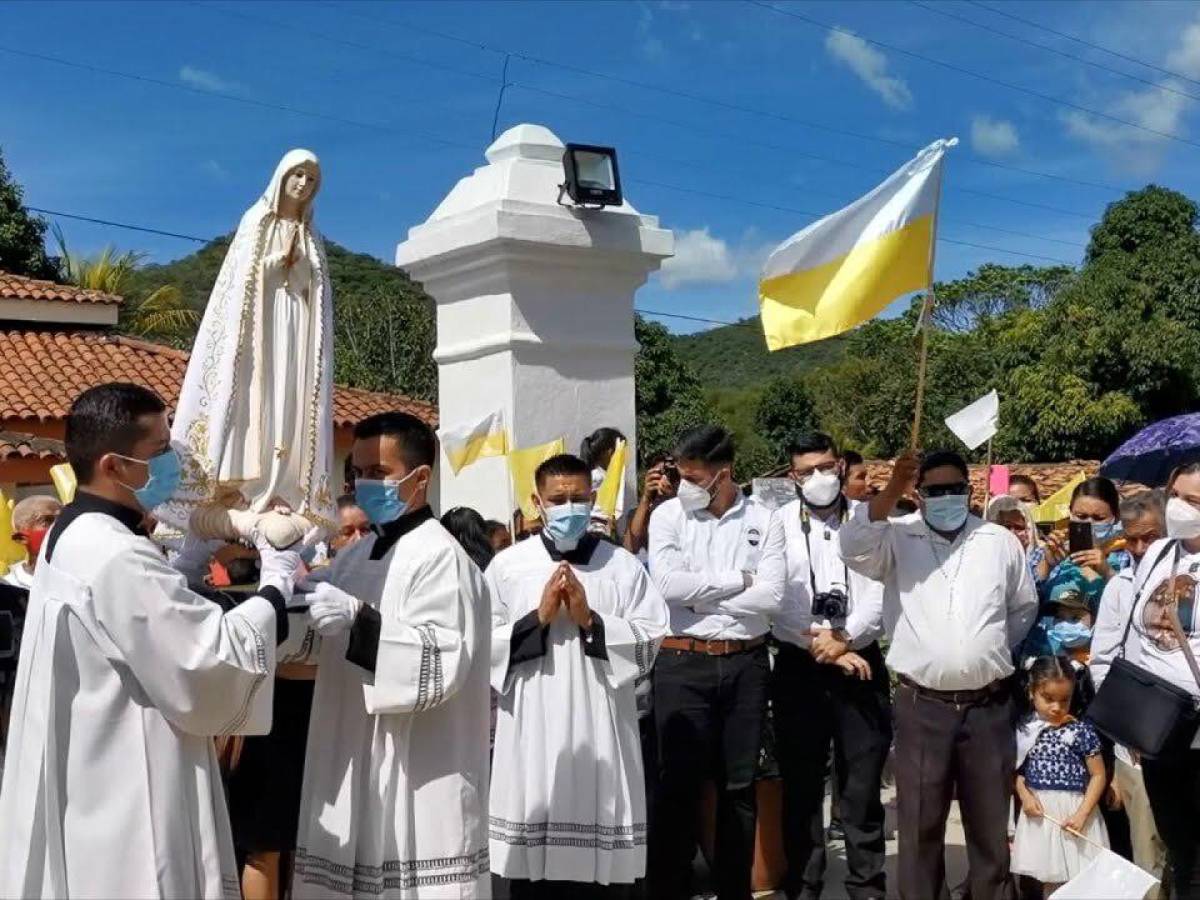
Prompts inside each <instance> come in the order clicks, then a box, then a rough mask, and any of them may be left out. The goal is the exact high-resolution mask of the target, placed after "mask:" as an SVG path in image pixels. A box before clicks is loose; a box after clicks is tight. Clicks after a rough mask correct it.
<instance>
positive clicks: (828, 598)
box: [812, 587, 850, 619]
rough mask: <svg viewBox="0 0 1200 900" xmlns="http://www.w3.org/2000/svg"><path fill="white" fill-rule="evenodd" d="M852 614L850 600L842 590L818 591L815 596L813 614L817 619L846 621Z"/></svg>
mask: <svg viewBox="0 0 1200 900" xmlns="http://www.w3.org/2000/svg"><path fill="white" fill-rule="evenodd" d="M849 612H850V598H849V597H847V596H846V592H845V591H843V590H842V589H841V588H837V587H835V588H833V589H832V590H828V591H818V592H817V593H816V594H814V595H813V600H812V614H813V617H814V618H817V619H845V618H846V615H847V614H848V613H849Z"/></svg>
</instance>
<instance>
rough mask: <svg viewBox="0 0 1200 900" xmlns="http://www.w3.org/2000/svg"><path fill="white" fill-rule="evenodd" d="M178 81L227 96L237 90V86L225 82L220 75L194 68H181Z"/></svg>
mask: <svg viewBox="0 0 1200 900" xmlns="http://www.w3.org/2000/svg"><path fill="white" fill-rule="evenodd" d="M179 80H180V81H182V82H183V83H184V84H189V85H191V86H192V87H195V88H200V89H201V90H204V91H220V92H222V93H226V94H228V93H230V92H232V91H237V90H238V89H239V85H237V84H236V83H234V82H232V81H226V80H225V79H224V78H222V77H221V76H220V75H216V74H214V73H212V72H206V71H205V70H204V69H197V68H196V67H195V66H181V67H180V69H179Z"/></svg>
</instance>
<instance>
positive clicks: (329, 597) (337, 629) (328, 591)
mask: <svg viewBox="0 0 1200 900" xmlns="http://www.w3.org/2000/svg"><path fill="white" fill-rule="evenodd" d="M360 609H362V601H361V600H359V599H358V598H357V597H352V596H351V595H350V594H347V593H346V592H345V591H343V590H342V589H341V588H336V587H334V586H333V585H332V584H330V583H329V582H327V581H322V582H320V583H318V584H317V585H316V586H315V587H314V588H313V591H312V593H311V594H309V595H308V620H309V621H310V622H311V623H312V627H313V628H315V629H316V630H317V633H318V634H319V635H321V637H329V636H330V635H334V634H341V633H342V632H343V631H345V630H346V629H347V628H349V627H350V626H351V624H353V622H354V618H355V616H357V615H358V611H359V610H360Z"/></svg>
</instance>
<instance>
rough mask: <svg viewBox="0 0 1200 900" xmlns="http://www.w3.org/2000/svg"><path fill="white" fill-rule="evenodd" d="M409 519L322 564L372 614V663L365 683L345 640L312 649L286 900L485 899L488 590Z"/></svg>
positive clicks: (448, 543)
mask: <svg viewBox="0 0 1200 900" xmlns="http://www.w3.org/2000/svg"><path fill="white" fill-rule="evenodd" d="M422 513H423V516H422ZM414 517H417V518H414ZM406 519H407V520H408V524H407V525H405V524H404V523H405V519H402V520H400V522H399V523H392V525H389V526H385V527H384V529H383V530H382V536H381V535H375V534H372V535H369V536H368V537H365V538H363V539H362V540H360V541H357V542H355V543H354V544H352V545H351V546H350V547H348V548H346V549H345V550H343V551H342V552H340V553H339V554H338V555H337V556H336V557H335V558H334V561H333V567H332V571H331V573H330V576H329V580H330V581H331V582H332V583H333V584H334V585H336V586H337V587H339V588H341V589H342V590H344V591H346V592H348V593H350V594H352V595H353V596H355V597H357V598H358V599H359V600H361V601H362V602H363V603H364V604H366V605H368V606H370V607H372V608H374V609H377V610H378V611H379V614H380V615H379V621H380V630H379V640H378V655H377V658H376V661H375V672H374V674H373V675H372V673H371V672H369V671H367V670H366V669H364V668H361V667H360V666H359V665H357V664H355V663H352V662H350V661H348V660H347V658H346V654H347V650H348V648H349V646H350V642H351V635H352V634H353V632H352V633H351V634H341V635H336V636H332V637H326V638H324V639H323V640H322V643H321V657H320V663H319V668H318V674H317V685H316V691H315V694H314V696H313V708H312V718H311V720H310V724H309V733H308V751H307V756H306V757H305V770H304V790H303V793H302V799H301V804H300V833H299V836H298V838H297V847H296V870H295V880H294V884H293V894H294V896H295V897H296V898H327V897H356V898H359V897H361V898H371V900H374V898H380V897H383V898H391V900H401V898H404V900H408V898H433V897H437V898H442V897H454V898H474V897H487V896H488V895H489V892H488V889H487V884H488V853H487V832H486V829H485V821H484V819H485V816H486V812H487V786H488V718H489V713H488V640H489V637H490V632H489V629H488V618H489V605H488V595H487V589H486V587H485V586H484V583H483V576H482V575H481V574H480V572H479V570H478V569H477V568H476V567H475V564H474V563H472V562H471V560H470V559H469V558H468V557H467V555H466V554H465V553H464V552H463V550H462V548H461V547H459V545H458V544H457V542H455V540H454V538H453V537H451V536H450V534H449V533H448V532H447V531H446V530H445V529H444V528H442V526H441V525H440V524H439V523H438V522H437V521H436V520H435V519H433V518H432V514H430V513H428V512H427V511H421V512H418V513H415V514H412V516H410V517H406ZM417 523H419V524H417ZM414 525H415V527H413V526H414ZM396 527H399V528H400V529H401V533H400V536H399V537H398V539H396V536H395V531H394V529H395V528H396ZM389 531H392V532H393V533H392V534H391V536H390V537H389ZM391 539H395V543H394V544H393V545H392V546H390V547H388V548H387V549H386V550H384V546H385V545H380V550H381V551H382V552H381V553H379V554H376V553H375V550H376V545H377V544H379V542H380V541H384V542H385V544H386V542H388V541H389V540H391ZM373 555H379V556H380V558H379V559H372V556H373ZM361 620H362V616H361V614H360V619H359V621H360V622H361ZM356 627H357V625H356ZM355 638H356V640H357V635H355Z"/></svg>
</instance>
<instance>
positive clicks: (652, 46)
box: [636, 2, 667, 62]
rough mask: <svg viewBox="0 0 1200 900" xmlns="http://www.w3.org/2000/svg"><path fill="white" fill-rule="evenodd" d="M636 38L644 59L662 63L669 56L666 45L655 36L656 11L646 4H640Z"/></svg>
mask: <svg viewBox="0 0 1200 900" xmlns="http://www.w3.org/2000/svg"><path fill="white" fill-rule="evenodd" d="M636 36H637V46H638V51H639V52H640V53H641V54H642V58H643V59H645V60H647V61H649V62H660V61H661V60H662V59H663V57H665V56H666V55H667V48H666V45H665V44H664V43H663V42H662V41H661V40H659V38H658V37H657V36H656V35H655V34H654V11H653V10H652V9H651V8H650V5H649V4H648V3H645V2H643V3H639V4H638V22H637V29H636Z"/></svg>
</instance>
